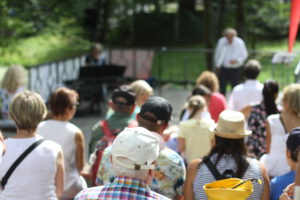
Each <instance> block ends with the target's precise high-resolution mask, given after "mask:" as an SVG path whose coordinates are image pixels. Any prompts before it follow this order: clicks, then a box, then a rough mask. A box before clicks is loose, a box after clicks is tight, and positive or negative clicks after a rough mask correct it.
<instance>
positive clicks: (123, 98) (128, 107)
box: [112, 85, 135, 113]
mask: <svg viewBox="0 0 300 200" xmlns="http://www.w3.org/2000/svg"><path fill="white" fill-rule="evenodd" d="M112 102H113V104H114V106H113V109H114V111H115V112H121V113H130V112H131V111H132V107H133V106H134V105H135V93H134V91H133V90H132V89H130V88H129V86H127V85H122V86H120V87H119V88H117V89H115V90H114V91H113V94H112Z"/></svg>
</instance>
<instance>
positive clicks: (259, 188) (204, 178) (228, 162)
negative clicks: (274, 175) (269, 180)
mask: <svg viewBox="0 0 300 200" xmlns="http://www.w3.org/2000/svg"><path fill="white" fill-rule="evenodd" d="M210 160H211V161H212V163H215V160H216V156H214V155H213V156H212V157H211V158H210ZM247 160H248V162H249V167H248V169H247V170H246V172H245V174H244V176H243V177H242V179H244V180H246V179H251V178H256V179H260V180H262V182H263V184H262V185H259V184H258V183H257V182H252V183H253V193H252V194H251V195H250V196H249V198H248V200H257V199H260V198H261V195H262V193H263V187H264V186H263V185H264V180H263V177H262V173H261V170H260V168H259V164H258V161H257V160H255V159H250V158H249V159H247ZM216 167H217V169H218V171H219V172H220V173H221V174H222V173H224V171H225V170H226V169H235V168H236V164H235V161H234V160H233V158H232V157H231V156H227V155H224V156H223V157H222V158H221V159H220V161H219V162H218V164H217V166H216ZM214 181H216V180H215V178H214V176H213V175H212V173H211V172H210V170H209V169H208V168H207V166H206V165H205V164H204V163H201V164H200V166H199V169H198V171H197V174H196V177H195V180H194V183H193V192H194V199H195V200H196V199H197V200H205V199H207V197H206V194H205V191H204V190H203V186H204V185H205V184H207V183H211V182H214Z"/></svg>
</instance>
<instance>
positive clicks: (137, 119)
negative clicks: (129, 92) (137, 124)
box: [136, 113, 141, 121]
mask: <svg viewBox="0 0 300 200" xmlns="http://www.w3.org/2000/svg"><path fill="white" fill-rule="evenodd" d="M140 117H141V116H140V113H138V114H136V121H140Z"/></svg>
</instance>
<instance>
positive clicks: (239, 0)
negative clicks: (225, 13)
mask: <svg viewBox="0 0 300 200" xmlns="http://www.w3.org/2000/svg"><path fill="white" fill-rule="evenodd" d="M236 30H237V32H238V34H239V36H240V37H241V38H243V39H245V37H246V30H245V9H244V0H236Z"/></svg>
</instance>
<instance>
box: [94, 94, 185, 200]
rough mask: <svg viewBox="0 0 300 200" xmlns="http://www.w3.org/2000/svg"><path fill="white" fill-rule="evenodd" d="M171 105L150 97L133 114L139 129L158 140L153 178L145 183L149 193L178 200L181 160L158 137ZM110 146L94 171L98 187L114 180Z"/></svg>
mask: <svg viewBox="0 0 300 200" xmlns="http://www.w3.org/2000/svg"><path fill="white" fill-rule="evenodd" d="M172 110H173V109H172V106H171V104H170V103H169V102H168V101H167V100H166V99H164V98H162V97H150V98H149V99H148V100H147V101H146V103H145V104H144V105H142V107H141V111H140V113H139V114H138V115H137V120H138V123H139V126H141V127H144V128H146V129H147V130H149V131H152V134H153V135H155V136H157V137H158V138H159V141H160V146H161V149H162V150H161V151H160V153H159V156H158V159H157V160H156V168H155V176H154V178H153V180H152V182H151V184H149V186H150V188H151V190H153V191H155V192H157V193H159V194H162V195H164V196H166V197H168V198H170V199H174V200H181V199H182V197H183V182H184V179H185V166H184V162H183V159H182V158H181V157H180V155H179V154H177V153H176V152H175V151H173V150H171V149H169V148H167V147H166V145H165V141H164V139H163V137H162V134H163V132H164V130H165V129H166V128H167V127H168V126H169V122H170V120H171V115H172ZM111 151H112V150H111V147H107V148H106V149H105V151H104V152H103V157H102V160H101V164H100V167H99V171H98V176H97V181H98V184H108V183H110V182H112V180H114V177H115V174H114V172H113V171H112V167H111V162H110V159H109V157H110V155H111Z"/></svg>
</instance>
